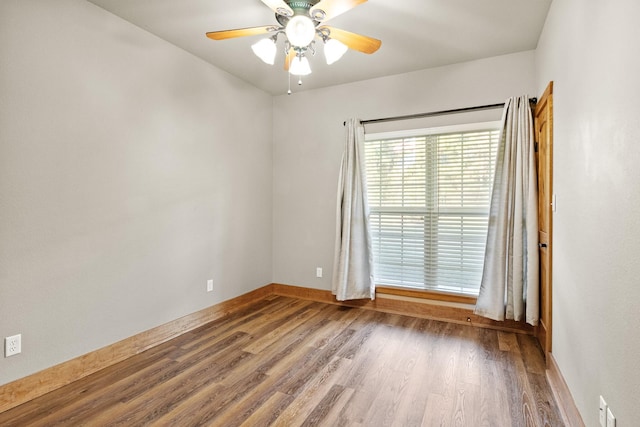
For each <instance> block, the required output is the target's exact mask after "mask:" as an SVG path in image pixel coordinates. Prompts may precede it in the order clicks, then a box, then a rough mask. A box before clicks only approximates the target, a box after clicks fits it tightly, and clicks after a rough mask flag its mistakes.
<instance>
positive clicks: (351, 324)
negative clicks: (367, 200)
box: [0, 296, 563, 427]
mask: <svg viewBox="0 0 640 427" xmlns="http://www.w3.org/2000/svg"><path fill="white" fill-rule="evenodd" d="M544 369H545V365H544V362H543V359H542V354H541V352H540V348H539V347H538V346H537V344H536V342H535V340H534V338H533V337H531V336H528V335H521V334H513V333H507V332H498V331H494V330H489V329H480V328H474V327H471V326H466V325H458V324H452V323H444V322H438V321H433V320H427V319H418V318H414V317H409V316H400V315H394V314H387V313H380V312H375V311H370V310H364V309H359V308H346V307H340V306H337V305H331V304H324V303H319V302H312V301H307V300H299V299H295V298H288V297H282V296H272V297H267V298H265V299H263V300H261V301H259V302H258V303H255V304H253V305H251V306H249V307H246V308H244V309H242V310H240V311H237V312H236V313H234V314H232V315H230V316H228V317H225V318H223V319H219V320H216V321H214V322H211V323H209V324H207V325H205V326H203V327H201V328H199V329H196V330H194V331H191V332H188V333H185V334H183V335H181V336H180V337H178V338H175V339H173V340H171V341H168V342H166V343H164V344H161V345H159V346H157V347H154V348H152V349H150V350H147V351H145V352H144V353H141V354H139V355H137V356H134V357H132V358H130V359H128V360H126V361H124V362H121V363H119V364H117V365H114V366H112V367H109V368H107V369H104V370H102V371H99V372H97V373H95V374H93V375H90V376H88V377H86V378H83V379H82V380H79V381H76V382H75V383H72V384H69V385H68V386H65V387H63V388H61V389H59V390H56V391H53V392H51V393H49V394H46V395H44V396H41V397H39V398H37V399H35V400H33V401H30V402H28V403H25V404H23V405H21V406H18V407H16V408H13V409H11V410H9V411H6V412H3V413H0V425H2V426H80V425H86V426H146V425H158V426H201V425H206V426H225V427H226V426H286V427H290V426H331V427H334V426H367V427H368V426H402V427H407V426H473V427H478V426H488V427H489V426H490V427H496V426H509V427H511V426H540V427H542V426H552V427H556V426H562V425H563V424H562V421H561V419H560V416H559V412H558V409H557V407H556V405H555V403H554V401H553V398H552V397H551V390H550V389H549V387H548V385H547V382H546V379H545V376H544Z"/></svg>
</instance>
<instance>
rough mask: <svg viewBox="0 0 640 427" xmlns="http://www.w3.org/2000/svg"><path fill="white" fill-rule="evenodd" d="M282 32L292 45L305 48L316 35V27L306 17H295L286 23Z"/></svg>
mask: <svg viewBox="0 0 640 427" xmlns="http://www.w3.org/2000/svg"><path fill="white" fill-rule="evenodd" d="M284 32H285V34H286V35H287V39H289V43H291V44H292V45H294V46H297V47H307V46H309V43H311V41H312V40H313V38H314V37H315V35H316V26H315V25H314V24H313V21H312V20H311V18H309V17H308V16H304V15H296V16H294V17H293V18H291V19H290V20H289V22H287V27H286V28H285V30H284Z"/></svg>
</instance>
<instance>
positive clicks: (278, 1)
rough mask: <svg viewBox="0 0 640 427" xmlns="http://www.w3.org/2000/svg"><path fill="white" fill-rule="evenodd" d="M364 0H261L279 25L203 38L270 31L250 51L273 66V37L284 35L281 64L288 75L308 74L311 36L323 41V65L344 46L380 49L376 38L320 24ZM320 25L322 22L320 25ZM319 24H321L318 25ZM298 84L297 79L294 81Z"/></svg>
mask: <svg viewBox="0 0 640 427" xmlns="http://www.w3.org/2000/svg"><path fill="white" fill-rule="evenodd" d="M366 1H367V0H308V1H295V0H262V2H263V3H264V4H266V5H267V6H269V8H271V10H273V11H274V12H275V17H276V21H278V24H279V26H262V27H251V28H241V29H235V30H225V31H212V32H209V33H207V37H209V38H211V39H213V40H225V39H229V38H235V37H244V36H253V35H258V34H270V36H269V37H268V38H265V39H262V40H259V41H258V42H257V43H254V44H253V45H252V46H251V49H252V50H253V53H255V55H256V56H257V57H258V58H260V59H261V60H262V61H263V62H265V63H266V64H269V65H273V64H274V62H275V57H276V54H277V46H276V43H277V40H278V36H279V35H280V34H283V35H284V37H285V55H286V58H285V64H284V68H285V70H286V71H288V72H289V74H293V75H296V76H306V75H309V74H311V65H310V64H309V60H308V58H307V54H308V53H310V54H311V55H315V49H314V44H315V38H316V37H318V38H319V39H321V40H322V41H323V44H324V54H325V59H326V61H327V64H329V65H330V64H333V63H334V62H336V61H338V60H339V59H340V58H342V56H343V55H344V54H345V53H346V51H347V50H348V49H350V48H351V49H354V50H357V51H359V52H363V53H367V54H371V53H373V52H375V51H377V50H378V49H379V48H380V45H381V44H382V42H381V41H380V40H377V39H374V38H371V37H367V36H363V35H360V34H355V33H350V32H348V31H345V30H341V29H338V28H334V27H330V26H327V25H324V24H325V22H326V21H328V20H330V19H331V18H334V17H336V16H338V15H341V14H342V13H344V12H346V11H348V10H350V9H352V8H354V7H355V6H357V5H359V4H361V3H365V2H366ZM321 24H322V25H321ZM320 25H321V26H320ZM298 83H299V84H301V81H299V82H298Z"/></svg>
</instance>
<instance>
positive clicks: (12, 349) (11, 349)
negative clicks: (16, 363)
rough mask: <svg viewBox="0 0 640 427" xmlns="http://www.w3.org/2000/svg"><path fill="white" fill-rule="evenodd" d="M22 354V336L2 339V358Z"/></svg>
mask: <svg viewBox="0 0 640 427" xmlns="http://www.w3.org/2000/svg"><path fill="white" fill-rule="evenodd" d="M21 352H22V334H18V335H13V336H10V337H6V338H5V339H4V357H9V356H14V355H16V354H18V353H21Z"/></svg>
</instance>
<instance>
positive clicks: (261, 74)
mask: <svg viewBox="0 0 640 427" xmlns="http://www.w3.org/2000/svg"><path fill="white" fill-rule="evenodd" d="M88 1H90V2H91V3H94V4H96V5H98V6H100V7H102V8H104V9H106V10H108V11H110V12H112V13H114V14H115V15H118V16H120V17H122V18H124V19H126V20H127V21H129V22H131V23H133V24H135V25H137V26H139V27H141V28H143V29H145V30H147V31H149V32H151V33H153V34H155V35H157V36H158V37H160V38H162V39H165V40H167V41H168V42H170V43H172V44H174V45H176V46H178V47H180V48H182V49H184V50H186V51H188V52H191V53H192V54H194V55H196V56H198V57H200V58H202V59H203V60H205V61H207V62H210V63H211V64H213V65H215V66H217V67H218V68H221V69H223V70H226V71H228V72H229V73H231V74H234V75H236V76H238V77H239V78H241V79H243V80H245V81H247V82H249V83H251V84H252V85H254V86H256V87H258V88H261V89H263V90H265V91H267V92H269V93H272V94H276V95H279V94H283V93H286V91H287V73H286V72H285V71H284V70H283V67H282V64H283V62H284V52H283V51H281V52H279V53H278V56H277V58H276V64H275V65H273V66H270V65H267V64H265V63H263V62H262V61H260V59H258V58H257V57H256V56H255V55H254V54H253V52H252V51H251V45H252V44H253V43H255V42H256V41H257V40H259V39H260V38H261V37H264V36H252V37H242V38H237V39H228V40H223V41H214V40H211V39H208V38H207V37H205V33H206V32H208V31H218V30H227V29H234V28H244V27H253V26H262V25H271V24H276V20H275V16H274V13H273V12H272V11H271V9H269V8H268V7H267V6H265V4H264V3H262V2H261V1H260V0H88ZM550 4H551V0H369V1H368V2H366V3H364V4H361V5H359V6H357V7H355V8H354V9H352V10H350V11H348V12H346V13H344V14H343V15H340V16H338V17H336V18H335V19H332V20H330V21H329V25H332V26H334V27H338V28H341V29H344V30H347V31H351V32H355V33H361V34H364V35H367V36H371V37H374V38H377V39H380V40H382V46H381V47H380V49H379V50H378V51H377V52H376V53H374V54H372V55H366V54H363V53H360V52H357V51H353V50H349V51H348V52H347V53H346V54H345V56H344V57H342V59H341V60H340V61H338V62H336V63H334V64H332V65H326V63H325V62H324V57H323V55H322V52H320V51H319V52H318V53H317V54H316V56H315V57H312V58H310V62H311V68H312V70H313V73H312V74H311V75H309V76H307V77H305V78H304V84H303V86H302V87H298V86H297V84H296V81H295V79H292V86H293V87H292V89H293V90H294V91H299V90H305V89H312V88H319V87H326V86H332V85H337V84H342V83H348V82H353V81H358V80H366V79H370V78H375V77H381V76H387V75H393V74H400V73H405V72H410V71H416V70H420V69H424V68H431V67H437V66H442V65H448V64H454V63H458V62H465V61H470V60H474V59H479V58H486V57H491V56H496V55H503V54H508V53H513V52H520V51H525V50H530V49H535V47H536V45H537V42H538V37H539V36H540V32H541V31H542V26H543V25H544V21H545V18H546V16H547V11H548V9H549V6H550ZM278 44H279V47H281V48H282V50H284V47H283V41H282V39H280V40H279V42H278ZM319 50H321V49H319Z"/></svg>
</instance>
